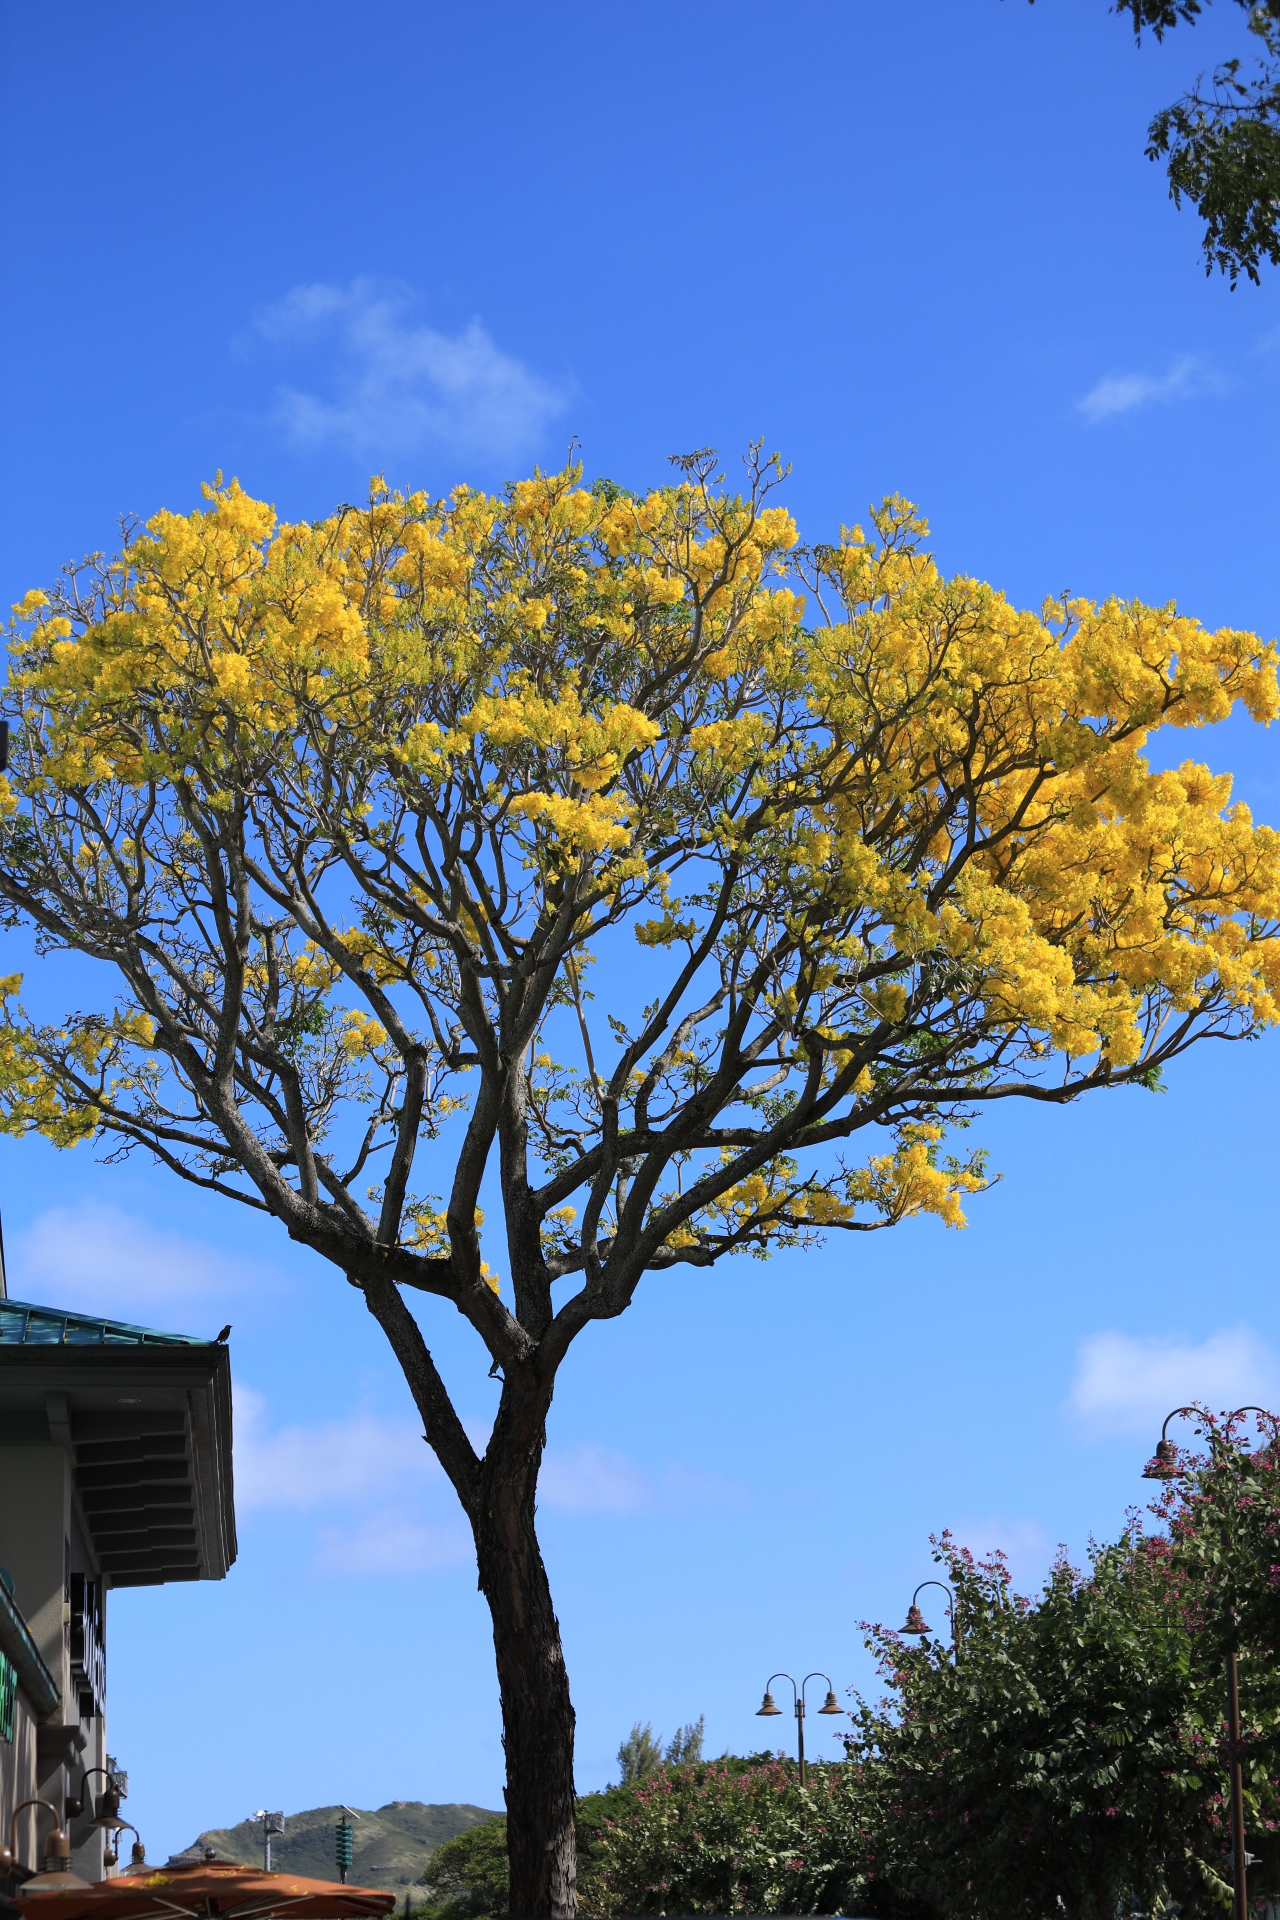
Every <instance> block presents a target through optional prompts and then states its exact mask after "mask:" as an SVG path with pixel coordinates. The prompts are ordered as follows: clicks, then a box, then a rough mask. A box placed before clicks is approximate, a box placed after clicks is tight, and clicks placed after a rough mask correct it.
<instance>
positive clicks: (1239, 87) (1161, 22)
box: [1032, 0, 1280, 287]
mask: <svg viewBox="0 0 1280 1920" xmlns="http://www.w3.org/2000/svg"><path fill="white" fill-rule="evenodd" d="M1205 3H1206V4H1207V0H1205ZM1032 4H1033V5H1034V0H1032ZM1236 5H1237V6H1239V7H1241V8H1242V9H1243V10H1244V12H1245V13H1247V15H1248V22H1247V25H1248V30H1249V32H1250V33H1251V34H1253V35H1255V37H1256V39H1257V42H1258V51H1257V59H1256V61H1255V62H1254V63H1253V71H1252V73H1248V72H1246V74H1245V77H1244V78H1242V77H1241V75H1242V72H1245V63H1244V62H1243V61H1242V60H1240V59H1238V58H1237V59H1233V60H1226V61H1224V62H1223V63H1222V65H1221V66H1219V67H1217V68H1216V69H1215V70H1214V72H1213V73H1212V74H1211V75H1210V76H1209V77H1208V78H1207V79H1206V78H1205V76H1204V75H1201V77H1200V78H1199V79H1198V80H1197V81H1196V84H1195V86H1194V87H1193V88H1192V90H1191V91H1190V92H1189V93H1185V94H1184V95H1183V96H1182V98H1181V99H1180V100H1175V101H1174V103H1173V105H1172V106H1169V107H1164V108H1162V109H1161V111H1160V112H1159V113H1158V114H1157V115H1156V116H1155V118H1154V120H1153V121H1152V122H1151V125H1150V126H1149V127H1148V129H1147V158H1148V159H1149V160H1167V162H1168V175H1169V193H1170V196H1171V197H1172V199H1173V200H1174V202H1175V204H1176V205H1178V206H1181V204H1182V202H1183V200H1184V199H1185V200H1188V201H1189V202H1190V203H1191V205H1192V206H1193V207H1194V208H1195V209H1196V212H1197V213H1198V214H1199V215H1200V218H1201V219H1202V220H1203V221H1204V241H1203V246H1204V253H1205V260H1206V267H1205V271H1206V272H1208V273H1211V272H1212V271H1213V269H1214V267H1218V268H1219V269H1220V270H1221V271H1222V272H1223V273H1225V274H1227V275H1228V276H1229V278H1230V280H1231V284H1232V286H1233V287H1234V286H1235V284H1236V282H1237V281H1238V280H1239V278H1240V275H1241V274H1244V275H1246V276H1247V278H1248V279H1250V280H1252V281H1254V282H1257V281H1258V279H1259V273H1258V268H1259V266H1260V265H1261V264H1262V263H1263V262H1264V261H1269V262H1270V263H1271V265H1272V266H1277V265H1280V0H1236ZM1202 10H1203V9H1202V0H1115V7H1114V11H1115V12H1116V13H1121V14H1128V16H1129V18H1130V20H1131V21H1132V23H1133V31H1134V34H1135V36H1136V37H1137V38H1138V39H1139V40H1141V38H1142V34H1143V30H1144V29H1149V30H1150V31H1151V32H1152V33H1153V34H1154V36H1155V38H1156V39H1157V40H1162V39H1163V38H1164V36H1165V34H1166V33H1168V32H1169V31H1170V30H1171V29H1172V28H1173V27H1176V26H1178V25H1179V24H1180V23H1184V24H1194V22H1195V21H1196V19H1197V18H1198V17H1199V15H1200V13H1201V12H1202Z"/></svg>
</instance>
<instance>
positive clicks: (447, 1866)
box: [422, 1814, 510, 1920]
mask: <svg viewBox="0 0 1280 1920" xmlns="http://www.w3.org/2000/svg"><path fill="white" fill-rule="evenodd" d="M422 1885H423V1889H424V1896H425V1901H426V1905H425V1907H424V1909H423V1912H424V1914H425V1916H426V1920H469V1916H471V1915H473V1914H505V1913H506V1911H507V1907H508V1902H509V1888H510V1877H509V1874H508V1869H507V1819H506V1815H505V1814H499V1815H498V1816H497V1817H496V1818H495V1819H493V1820H488V1821H486V1822H485V1824H484V1826H482V1827H472V1829H471V1831H470V1832H469V1833H460V1834H459V1835H458V1837H457V1839H456V1840H446V1841H445V1843H444V1845H443V1846H442V1847H437V1848H436V1850H435V1852H434V1853H433V1854H432V1856H431V1859H430V1861H429V1862H428V1865H427V1870H426V1872H425V1873H424V1874H423V1876H422Z"/></svg>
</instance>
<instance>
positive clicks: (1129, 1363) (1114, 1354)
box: [1067, 1326, 1280, 1443]
mask: <svg viewBox="0 0 1280 1920" xmlns="http://www.w3.org/2000/svg"><path fill="white" fill-rule="evenodd" d="M1278 1395H1280V1355H1277V1353H1276V1352H1275V1350H1274V1348H1272V1347H1271V1346H1269V1345H1268V1343H1267V1342H1266V1341H1265V1340H1264V1339H1263V1338H1262V1336H1261V1334H1259V1333H1256V1332H1255V1331H1254V1329H1253V1328H1252V1327H1246V1326H1240V1327H1224V1328H1223V1329H1222V1330H1221V1331H1220V1332H1218V1333H1213V1334H1210V1335H1209V1338H1208V1339H1207V1340H1202V1341H1200V1342H1199V1344H1196V1343H1195V1342H1193V1341H1189V1340H1177V1339H1168V1338H1163V1337H1161V1336H1159V1335H1153V1336H1151V1337H1149V1338H1147V1339H1134V1338H1132V1337H1131V1336H1130V1335H1128V1334H1124V1333H1098V1334H1094V1335H1093V1337H1092V1338H1091V1339H1089V1340H1086V1341H1085V1342H1084V1343H1083V1345H1082V1346H1081V1348H1080V1353H1079V1361H1078V1365H1077V1369H1076V1377H1075V1380H1074V1382H1073V1383H1072V1387H1071V1394H1070V1397H1069V1400H1068V1403H1067V1404H1068V1406H1069V1408H1070V1410H1071V1411H1072V1413H1074V1414H1075V1416H1076V1418H1077V1419H1078V1420H1080V1421H1081V1422H1082V1424H1083V1425H1085V1426H1086V1427H1089V1428H1091V1429H1092V1430H1093V1431H1095V1432H1099V1433H1124V1434H1129V1433H1132V1434H1136V1435H1140V1436H1141V1437H1142V1438H1143V1439H1148V1440H1150V1441H1151V1442H1152V1443H1154V1441H1155V1439H1156V1437H1157V1436H1158V1433H1159V1428H1160V1423H1161V1421H1162V1420H1163V1419H1164V1417H1165V1415H1166V1414H1167V1413H1169V1412H1170V1411H1171V1409H1172V1408H1174V1407H1180V1406H1187V1405H1189V1404H1190V1402H1192V1401H1193V1400H1199V1401H1203V1402H1204V1403H1205V1405H1207V1406H1209V1407H1211V1408H1212V1409H1213V1410H1214V1411H1217V1410H1219V1409H1222V1410H1228V1409H1230V1408H1233V1407H1238V1406H1244V1405H1246V1404H1249V1403H1256V1404H1259V1405H1261V1406H1266V1405H1267V1404H1268V1402H1269V1401H1270V1403H1271V1404H1275V1401H1276V1398H1277V1396H1278Z"/></svg>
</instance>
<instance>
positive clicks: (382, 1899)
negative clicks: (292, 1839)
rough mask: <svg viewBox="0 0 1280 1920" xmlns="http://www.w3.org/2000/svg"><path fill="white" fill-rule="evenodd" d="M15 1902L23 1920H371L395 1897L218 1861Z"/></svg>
mask: <svg viewBox="0 0 1280 1920" xmlns="http://www.w3.org/2000/svg"><path fill="white" fill-rule="evenodd" d="M14 1901H15V1903H16V1904H17V1906H18V1907H19V1908H20V1909H21V1912H22V1920H216V1917H217V1916H220V1917H221V1920H229V1916H234V1920H266V1916H267V1915H269V1914H279V1915H280V1916H281V1920H364V1917H365V1916H368V1920H375V1916H381V1915H383V1914H388V1913H390V1912H391V1910H392V1908H393V1907H394V1906H395V1904H396V1896H395V1894H394V1893H385V1892H383V1891H381V1890H380V1889H379V1888H377V1887H346V1886H343V1885H342V1884H341V1883H340V1882H339V1881H337V1880H305V1879H303V1877H302V1876H301V1874H297V1873H263V1872H262V1870H261V1868H259V1867H238V1866H234V1865H233V1864H232V1863H231V1862H230V1861H225V1860H192V1861H190V1862H186V1861H183V1862H180V1863H178V1864H176V1865H172V1866H167V1867H155V1868H152V1867H141V1868H139V1870H138V1871H137V1872H136V1873H122V1874H119V1875H117V1877H116V1878H115V1879H114V1880H99V1881H98V1882H97V1883H96V1885H94V1886H92V1887H84V1888H75V1887H68V1888H65V1889H63V1888H57V1889H53V1888H51V1889H50V1890H49V1891H48V1892H47V1893H46V1892H34V1893H30V1894H27V1895H25V1896H24V1894H23V1891H22V1888H21V1887H19V1889H18V1891H17V1893H16V1894H15V1895H14Z"/></svg>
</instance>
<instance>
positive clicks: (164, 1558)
mask: <svg viewBox="0 0 1280 1920" xmlns="http://www.w3.org/2000/svg"><path fill="white" fill-rule="evenodd" d="M6 1445H7V1446H49V1445H58V1446H61V1447H63V1448H64V1449H66V1450H67V1452H68V1453H69V1455H70V1459H71V1468H72V1480H73V1484H74V1488H75V1497H76V1503H77V1506H78V1508H79V1510H80V1515H81V1518H82V1520H83V1522H84V1529H85V1533H86V1535H87V1537H88V1540H89V1544H90V1546H91V1548H92V1551H93V1555H94V1558H95V1560H96V1561H97V1570H98V1571H99V1572H100V1573H101V1574H102V1576H103V1578H104V1580H105V1581H106V1584H107V1585H108V1586H109V1587H136V1586H158V1585H160V1584H162V1583H163V1582H166V1581H170V1580H220V1579H221V1578H222V1577H223V1575H224V1574H225V1573H226V1572H227V1570H228V1568H229V1567H230V1566H231V1564H232V1563H233V1561H234V1560H235V1557H236V1525H235V1504H234V1491H233V1484H232V1477H231V1365H230V1358H229V1355H228V1352H227V1349H226V1347H225V1346H220V1345H219V1344H218V1343H217V1342H216V1341H212V1340H195V1339H191V1338H189V1337H187V1336H185V1335H182V1334H172V1333H157V1332H154V1331H153V1330H152V1329H151V1328H148V1327H134V1326H130V1325H128V1324H127V1323H125V1322H123V1321H116V1320H100V1319H95V1318H93V1317H92V1316H88V1315H84V1314H74V1313H64V1312H62V1311H60V1310H59V1309H57V1308H54V1307H41V1306H31V1305H29V1304H27V1303H25V1302H23V1301H17V1300H0V1448H3V1447H5V1446H6Z"/></svg>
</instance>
